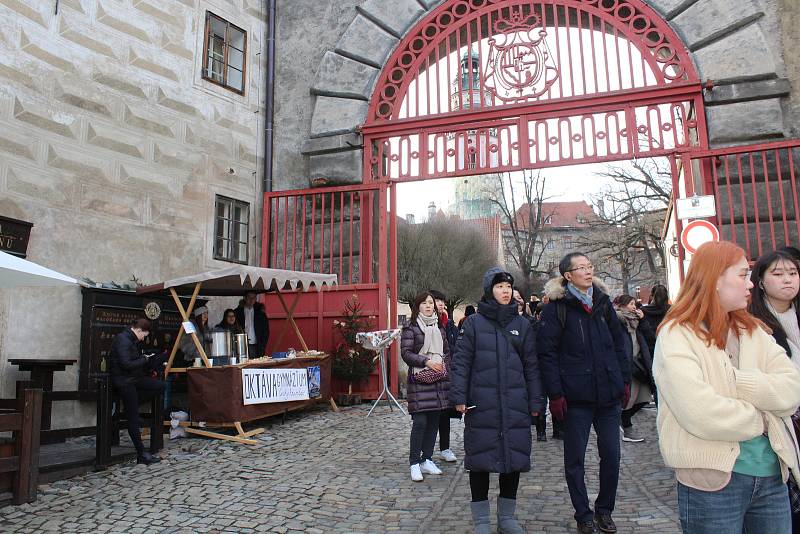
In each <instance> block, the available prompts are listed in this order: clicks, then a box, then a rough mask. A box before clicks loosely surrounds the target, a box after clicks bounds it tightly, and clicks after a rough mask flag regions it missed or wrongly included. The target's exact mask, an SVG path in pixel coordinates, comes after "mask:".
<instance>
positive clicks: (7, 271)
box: [0, 252, 335, 289]
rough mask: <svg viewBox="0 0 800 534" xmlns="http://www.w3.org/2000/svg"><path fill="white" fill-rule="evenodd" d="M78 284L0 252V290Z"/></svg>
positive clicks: (46, 269)
mask: <svg viewBox="0 0 800 534" xmlns="http://www.w3.org/2000/svg"><path fill="white" fill-rule="evenodd" d="M334 278H335V277H334ZM78 283H79V282H78V281H77V280H75V279H74V278H72V277H69V276H67V275H65V274H61V273H59V272H57V271H53V270H52V269H48V268H47V267H42V266H41V265H39V264H38V263H33V262H32V261H28V260H23V259H22V258H18V257H16V256H13V255H11V254H8V253H6V252H0V289H6V288H10V287H52V286H71V285H76V284H78Z"/></svg>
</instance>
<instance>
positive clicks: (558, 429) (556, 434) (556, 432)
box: [553, 421, 564, 440]
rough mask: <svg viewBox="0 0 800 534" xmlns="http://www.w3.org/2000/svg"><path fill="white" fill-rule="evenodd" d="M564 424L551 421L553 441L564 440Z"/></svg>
mask: <svg viewBox="0 0 800 534" xmlns="http://www.w3.org/2000/svg"><path fill="white" fill-rule="evenodd" d="M563 429H564V423H563V422H561V421H553V439H560V440H563V439H564V430H563Z"/></svg>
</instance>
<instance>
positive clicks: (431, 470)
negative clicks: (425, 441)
mask: <svg viewBox="0 0 800 534" xmlns="http://www.w3.org/2000/svg"><path fill="white" fill-rule="evenodd" d="M419 467H420V469H422V472H423V473H425V474H426V475H441V474H442V470H441V469H439V468H438V467H437V466H436V464H435V463H433V461H432V460H425V461H424V462H422V463H421V464H419Z"/></svg>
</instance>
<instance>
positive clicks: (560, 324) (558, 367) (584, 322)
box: [537, 252, 631, 534]
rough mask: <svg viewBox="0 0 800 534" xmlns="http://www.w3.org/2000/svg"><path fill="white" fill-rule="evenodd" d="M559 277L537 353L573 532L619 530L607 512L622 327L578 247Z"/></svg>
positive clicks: (623, 357) (622, 389)
mask: <svg viewBox="0 0 800 534" xmlns="http://www.w3.org/2000/svg"><path fill="white" fill-rule="evenodd" d="M558 270H559V272H560V273H561V276H560V277H559V278H556V279H554V280H551V281H550V282H548V283H547V285H546V286H545V293H546V295H547V296H548V297H549V300H550V302H549V303H548V304H547V305H546V306H545V307H544V310H543V312H542V322H541V325H540V327H539V334H538V338H537V353H538V354H539V366H540V369H541V373H542V382H543V383H544V387H545V391H546V392H547V395H548V397H549V399H550V413H551V414H552V415H553V419H554V420H555V421H564V474H565V477H566V479H567V487H568V488H569V495H570V498H571V499H572V506H573V507H574V508H575V520H576V521H577V524H578V532H579V533H581V534H592V533H594V532H596V529H600V530H601V531H602V532H609V533H613V532H616V531H617V527H616V525H615V524H614V520H613V519H612V518H611V514H612V513H613V512H614V504H615V500H616V493H617V483H618V481H619V461H620V437H619V425H620V413H621V410H622V406H624V405H625V404H626V403H627V400H628V399H627V397H628V396H630V381H631V370H630V363H629V360H628V357H627V354H626V353H625V337H624V336H625V333H624V331H623V329H622V327H621V325H620V323H619V320H618V319H617V315H616V313H615V312H614V309H613V307H612V305H611V300H610V299H609V297H608V294H607V290H606V288H605V286H604V285H603V284H602V283H601V282H600V281H599V280H597V279H595V278H594V266H593V265H592V263H591V262H590V261H589V258H588V257H587V256H586V255H585V254H582V253H579V252H573V253H571V254H567V255H566V256H564V258H563V259H562V260H561V263H560V264H559V266H558ZM592 426H594V429H595V432H596V433H597V448H598V452H599V454H600V493H599V494H598V496H597V500H596V501H595V508H594V511H592V509H591V507H590V505H589V496H588V494H587V492H586V481H585V479H584V474H585V468H584V463H585V456H586V446H587V444H588V442H589V432H590V430H591V428H592Z"/></svg>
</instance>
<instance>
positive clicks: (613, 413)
mask: <svg viewBox="0 0 800 534" xmlns="http://www.w3.org/2000/svg"><path fill="white" fill-rule="evenodd" d="M621 411H622V406H620V403H618V402H617V403H614V404H612V405H606V406H600V405H597V404H578V403H575V404H574V405H573V404H570V405H569V408H568V409H567V418H566V420H565V421H564V474H565V476H566V479H567V487H568V488H569V497H570V499H571V500H572V506H573V507H574V508H575V519H576V520H577V521H581V522H587V521H591V520H592V519H593V516H594V513H593V512H592V509H591V507H590V506H589V495H588V494H587V493H586V480H585V476H586V469H585V466H584V464H585V461H586V445H587V444H588V443H589V432H590V431H591V429H592V426H594V431H595V433H596V434H597V452H598V453H599V455H600V493H598V494H597V500H596V501H595V503H594V505H595V512H596V513H597V514H600V515H611V513H612V512H613V511H614V505H615V503H616V499H617V484H618V483H619V459H620V450H619V448H620V445H619V441H620V437H619V421H620V412H621Z"/></svg>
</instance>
